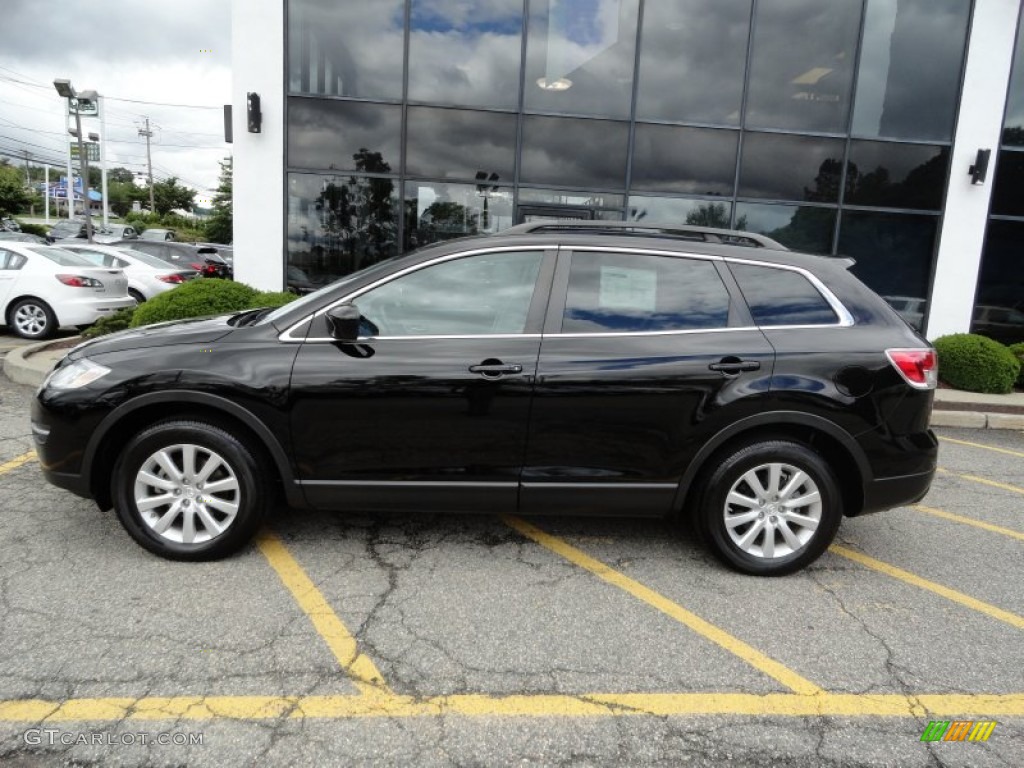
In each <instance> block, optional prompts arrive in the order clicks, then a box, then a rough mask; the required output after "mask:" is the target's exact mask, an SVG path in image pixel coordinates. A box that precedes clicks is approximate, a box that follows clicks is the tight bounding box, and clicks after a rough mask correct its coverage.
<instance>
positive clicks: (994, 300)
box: [971, 25, 1024, 344]
mask: <svg viewBox="0 0 1024 768" xmlns="http://www.w3.org/2000/svg"><path fill="white" fill-rule="evenodd" d="M994 159H995V187H994V189H993V191H992V204H991V207H990V209H989V219H988V228H987V230H986V232H985V247H984V250H983V251H982V257H981V273H980V274H979V276H978V292H977V296H976V300H975V305H974V316H973V318H972V323H971V330H972V331H973V332H975V333H982V334H984V335H986V336H990V337H992V338H994V339H996V340H997V341H1001V342H1003V343H1004V344H1016V343H1019V342H1024V25H1021V26H1020V27H1018V29H1017V47H1016V50H1015V51H1014V59H1013V73H1012V74H1011V76H1010V89H1009V94H1008V96H1007V100H1006V115H1005V117H1004V119H1003V133H1002V139H1001V144H1000V147H999V151H998V154H997V155H996V157H995V158H994ZM990 173H991V170H990Z"/></svg>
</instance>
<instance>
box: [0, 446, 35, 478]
mask: <svg viewBox="0 0 1024 768" xmlns="http://www.w3.org/2000/svg"><path fill="white" fill-rule="evenodd" d="M35 457H36V452H35V451H29V452H28V453H23V454H21V456H18V457H17V458H14V459H11V460H10V461H7V462H4V463H3V464H0V475H4V474H7V473H8V472H10V471H11V470H13V469H17V468H18V467H20V466H22V465H24V464H28V463H29V462H30V461H32V459H34V458H35Z"/></svg>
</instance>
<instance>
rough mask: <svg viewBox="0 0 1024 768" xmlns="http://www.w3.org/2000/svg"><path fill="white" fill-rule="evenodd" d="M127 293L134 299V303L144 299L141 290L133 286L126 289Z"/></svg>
mask: <svg viewBox="0 0 1024 768" xmlns="http://www.w3.org/2000/svg"><path fill="white" fill-rule="evenodd" d="M128 295H129V296H131V297H132V298H133V299H135V303H136V304H141V303H142V302H144V301H145V300H146V297H145V296H143V295H142V293H141V292H139V291H137V290H135V289H134V288H129V289H128Z"/></svg>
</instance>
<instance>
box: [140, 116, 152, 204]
mask: <svg viewBox="0 0 1024 768" xmlns="http://www.w3.org/2000/svg"><path fill="white" fill-rule="evenodd" d="M139 136H145V137H146V165H147V166H148V167H149V212H150V213H155V212H156V206H155V205H154V204H153V156H152V155H150V153H149V140H150V139H151V138H153V132H152V131H151V130H149V118H148V117H147V118H146V128H145V130H143V129H142V128H139Z"/></svg>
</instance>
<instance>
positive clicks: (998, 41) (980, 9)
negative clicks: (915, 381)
mask: <svg viewBox="0 0 1024 768" xmlns="http://www.w3.org/2000/svg"><path fill="white" fill-rule="evenodd" d="M965 2H966V0H965ZM1019 12H1020V0H977V2H976V3H975V7H974V22H973V24H972V28H971V39H970V44H969V46H968V49H967V69H966V73H965V79H964V90H963V97H962V98H961V100H960V114H959V117H958V121H957V127H956V135H955V136H954V137H953V159H952V171H951V174H950V176H951V178H950V182H949V192H948V194H947V197H946V216H945V218H944V220H943V224H942V228H941V230H940V233H939V237H940V240H939V253H938V260H937V262H936V265H935V282H934V285H933V286H932V301H931V312H930V314H929V318H928V338H930V339H935V338H937V337H939V336H943V335H945V334H947V333H962V332H966V331H969V330H970V327H971V312H972V310H973V308H974V294H975V289H976V287H977V283H978V270H979V268H980V266H981V249H982V246H983V244H984V240H985V225H986V223H987V219H988V207H989V199H990V197H991V195H992V179H993V176H994V172H995V161H996V153H997V152H998V150H999V137H1000V135H1001V133H1002V129H1003V106H1004V104H1005V101H1006V89H1007V87H1008V85H1009V79H1010V66H1011V63H1012V60H1013V46H1014V42H1015V37H1016V30H1017V14H1018V13H1019ZM979 149H991V150H992V158H991V162H990V163H989V170H988V181H986V182H985V184H984V185H983V186H975V185H972V184H971V180H970V177H969V176H968V175H967V169H968V168H969V167H970V166H971V165H973V164H974V158H975V156H976V155H977V152H978V150H979Z"/></svg>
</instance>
